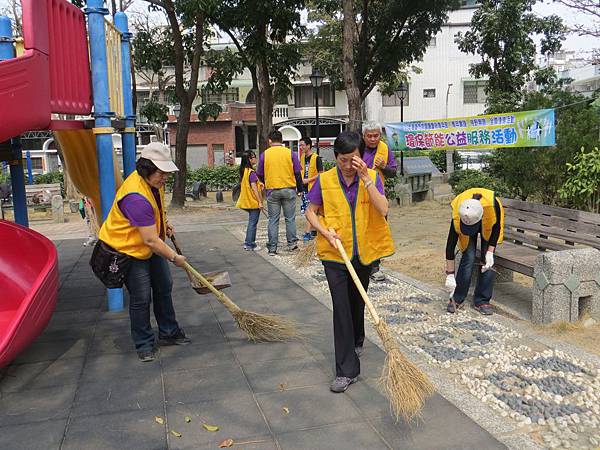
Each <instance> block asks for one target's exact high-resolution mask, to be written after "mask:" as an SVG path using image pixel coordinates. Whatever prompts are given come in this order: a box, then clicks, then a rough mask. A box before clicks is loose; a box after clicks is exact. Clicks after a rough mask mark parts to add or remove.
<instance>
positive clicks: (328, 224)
mask: <svg viewBox="0 0 600 450" xmlns="http://www.w3.org/2000/svg"><path fill="white" fill-rule="evenodd" d="M369 176H370V177H371V179H372V180H373V183H375V182H376V181H377V172H375V171H374V170H371V169H369ZM319 180H320V184H321V190H322V195H323V206H322V210H323V216H322V217H321V218H320V220H321V223H322V224H323V226H324V227H325V228H327V229H329V228H333V229H334V230H335V231H336V232H337V234H338V235H339V236H340V237H341V240H342V244H344V249H345V250H346V252H347V253H348V256H349V257H350V258H352V255H354V254H355V253H356V254H357V255H358V259H359V261H360V262H361V264H363V265H365V266H366V265H369V264H371V263H372V262H373V261H376V260H378V259H381V258H385V257H387V256H390V255H393V254H394V241H393V240H392V234H391V232H390V227H389V225H388V223H387V221H386V220H385V217H383V216H382V215H381V214H380V213H379V211H377V209H376V208H375V206H374V205H373V204H372V203H371V202H370V200H369V194H368V193H367V190H366V189H365V185H364V183H363V182H362V181H361V180H359V185H358V193H357V196H356V200H355V202H356V204H355V206H354V209H353V208H352V207H351V205H350V203H349V202H348V199H347V197H346V194H345V191H344V188H343V187H342V183H343V181H342V180H341V174H339V172H338V169H337V167H334V168H333V169H331V170H328V171H327V172H323V173H322V174H320V175H319ZM355 246H357V251H356V252H355V251H354V248H355ZM317 254H318V255H319V258H320V259H321V260H322V261H335V262H341V263H343V262H344V260H343V259H342V257H341V256H340V254H339V252H338V250H337V249H336V248H334V247H332V246H331V244H330V243H329V241H328V240H327V239H325V238H324V237H323V236H322V235H321V234H319V235H318V236H317Z"/></svg>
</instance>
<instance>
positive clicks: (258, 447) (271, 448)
mask: <svg viewBox="0 0 600 450" xmlns="http://www.w3.org/2000/svg"><path fill="white" fill-rule="evenodd" d="M236 446H238V447H239V448H241V449H244V450H280V449H281V447H278V446H277V444H276V443H275V440H274V439H273V438H272V437H271V436H251V437H248V438H246V439H241V440H239V441H236V443H235V446H234V448H235V447H236ZM193 448H194V449H198V450H214V449H215V448H217V446H216V445H215V444H209V445H206V446H201V447H193Z"/></svg>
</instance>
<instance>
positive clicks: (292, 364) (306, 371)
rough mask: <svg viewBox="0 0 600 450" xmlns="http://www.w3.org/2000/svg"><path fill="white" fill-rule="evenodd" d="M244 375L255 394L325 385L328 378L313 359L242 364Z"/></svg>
mask: <svg viewBox="0 0 600 450" xmlns="http://www.w3.org/2000/svg"><path fill="white" fill-rule="evenodd" d="M242 367H243V369H244V373H245V374H246V377H247V378H248V380H249V381H250V386H251V387H252V390H253V391H254V392H256V393H266V392H278V391H279V390H280V389H282V388H283V389H291V388H298V387H306V386H314V385H327V383H328V382H329V381H330V378H331V377H330V376H329V374H328V373H326V372H325V371H324V370H323V369H322V368H321V367H320V366H319V364H318V363H317V361H316V360H315V359H314V358H310V357H309V358H293V359H281V360H275V361H269V362H268V363H263V362H256V363H250V364H244V365H243V366H242Z"/></svg>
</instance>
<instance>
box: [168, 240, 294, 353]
mask: <svg viewBox="0 0 600 450" xmlns="http://www.w3.org/2000/svg"><path fill="white" fill-rule="evenodd" d="M171 241H172V242H173V245H174V246H175V249H176V251H177V253H179V254H180V255H181V249H180V248H179V246H178V245H177V241H176V239H175V236H174V235H172V236H171ZM184 269H185V270H186V271H187V273H188V275H190V276H192V277H194V278H195V280H196V281H198V282H199V283H201V284H202V285H203V286H206V287H207V288H208V289H210V291H211V292H212V293H213V294H214V295H215V297H217V300H219V301H220V302H221V303H222V304H223V305H224V306H225V308H227V310H228V311H229V312H230V313H231V315H232V316H233V319H234V320H235V322H236V323H237V325H238V327H239V328H240V330H242V331H243V332H244V333H245V334H246V336H248V339H250V340H251V341H254V342H257V341H267V342H281V341H287V340H290V339H294V338H298V337H300V333H299V332H298V327H297V324H296V322H294V321H293V320H289V319H286V318H285V317H282V316H279V315H274V314H259V313H255V312H252V311H245V310H243V309H241V308H240V307H239V306H238V305H236V304H235V303H234V302H233V301H232V300H231V299H230V298H229V297H227V295H225V294H224V293H223V292H221V291H219V290H218V289H217V288H215V287H214V286H213V285H212V284H211V283H210V282H209V281H208V280H207V279H206V277H204V275H202V274H201V273H200V272H198V271H197V270H196V269H194V268H193V267H192V266H191V265H190V264H189V263H188V262H187V261H186V262H185V264H184Z"/></svg>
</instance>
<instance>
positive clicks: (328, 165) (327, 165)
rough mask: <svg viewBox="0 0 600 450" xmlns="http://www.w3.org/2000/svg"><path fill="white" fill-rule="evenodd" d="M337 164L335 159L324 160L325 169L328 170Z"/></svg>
mask: <svg viewBox="0 0 600 450" xmlns="http://www.w3.org/2000/svg"><path fill="white" fill-rule="evenodd" d="M335 164H336V163H335V161H323V170H324V171H328V170H329V169H333V168H334V167H335Z"/></svg>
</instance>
